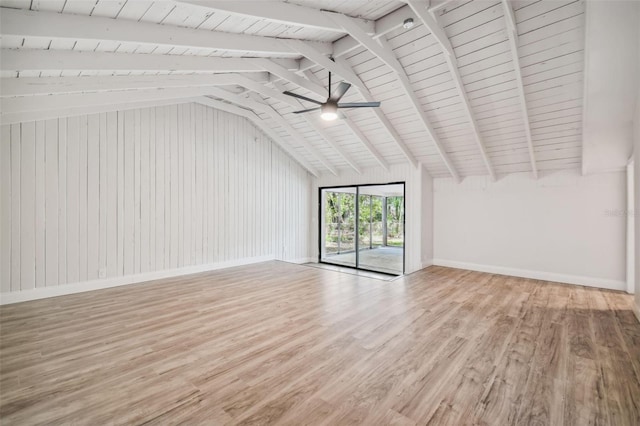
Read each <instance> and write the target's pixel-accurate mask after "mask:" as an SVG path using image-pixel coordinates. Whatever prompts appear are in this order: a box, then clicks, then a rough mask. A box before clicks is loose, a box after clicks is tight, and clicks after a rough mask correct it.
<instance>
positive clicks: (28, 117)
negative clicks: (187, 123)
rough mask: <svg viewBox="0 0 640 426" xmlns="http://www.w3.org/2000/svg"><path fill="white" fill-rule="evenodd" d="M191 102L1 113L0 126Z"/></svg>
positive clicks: (122, 104)
mask: <svg viewBox="0 0 640 426" xmlns="http://www.w3.org/2000/svg"><path fill="white" fill-rule="evenodd" d="M189 102H192V98H174V99H157V100H151V101H137V102H123V103H115V104H109V105H96V106H84V105H81V106H74V107H70V108H56V109H52V110H41V111H30V112H16V113H6V114H5V113H3V114H2V116H0V124H3V125H4V124H14V123H24V122H26V121H38V120H51V119H57V118H62V117H73V116H77V115H85V114H98V113H101V112H109V111H125V110H129V109H138V108H150V107H154V106H164V105H176V104H184V103H189Z"/></svg>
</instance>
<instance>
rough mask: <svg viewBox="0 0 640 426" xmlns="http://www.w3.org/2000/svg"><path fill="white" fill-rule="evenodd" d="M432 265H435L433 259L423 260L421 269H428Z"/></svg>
mask: <svg viewBox="0 0 640 426" xmlns="http://www.w3.org/2000/svg"><path fill="white" fill-rule="evenodd" d="M431 265H433V259H428V260H423V261H422V263H421V264H420V269H424V268H428V267H429V266H431Z"/></svg>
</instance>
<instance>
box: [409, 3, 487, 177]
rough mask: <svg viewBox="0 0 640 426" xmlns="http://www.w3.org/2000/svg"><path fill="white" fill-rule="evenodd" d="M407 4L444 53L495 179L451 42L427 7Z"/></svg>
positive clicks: (478, 142)
mask: <svg viewBox="0 0 640 426" xmlns="http://www.w3.org/2000/svg"><path fill="white" fill-rule="evenodd" d="M406 1H407V3H408V5H409V6H410V7H411V9H412V10H413V11H414V13H415V14H416V15H417V16H418V17H419V18H420V20H421V21H422V24H423V25H424V26H425V27H426V28H427V30H429V32H431V34H432V35H433V37H434V38H435V39H436V40H437V41H438V44H440V47H441V48H442V52H443V54H444V58H445V61H446V63H447V66H448V68H449V72H450V73H451V76H452V77H453V82H454V84H455V86H456V89H457V91H458V95H459V96H460V98H461V99H462V105H463V107H464V111H465V114H466V115H467V119H468V120H469V124H470V125H471V129H472V130H473V135H474V138H475V140H476V145H477V146H478V149H479V150H480V156H481V157H482V161H483V162H484V164H485V167H486V168H487V171H488V173H489V176H490V177H491V179H492V180H494V181H495V180H496V173H495V170H494V169H493V165H492V164H491V159H490V158H489V154H488V153H487V148H486V146H485V143H484V140H483V138H482V135H481V133H480V128H479V127H478V122H477V121H476V118H475V116H474V114H473V110H472V109H471V102H470V101H469V96H468V95H467V91H466V89H465V87H464V83H463V82H462V76H461V75H460V70H459V69H458V65H457V59H456V55H455V53H454V52H453V48H452V47H451V43H450V42H449V39H448V37H447V35H446V33H445V32H444V29H443V28H442V27H440V24H439V23H438V21H437V20H436V19H435V18H434V17H432V16H431V15H430V14H429V12H428V11H427V9H426V8H425V7H423V6H424V5H423V4H421V3H418V2H417V1H416V0H406Z"/></svg>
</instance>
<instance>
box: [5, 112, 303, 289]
mask: <svg viewBox="0 0 640 426" xmlns="http://www.w3.org/2000/svg"><path fill="white" fill-rule="evenodd" d="M0 173H1V176H0V178H1V180H2V184H1V191H2V192H1V196H0V198H1V212H2V214H1V215H0V220H1V227H0V230H1V234H0V242H1V247H0V248H1V254H2V256H1V265H0V270H1V290H2V293H4V294H7V293H11V292H21V291H29V290H34V289H36V290H37V289H40V288H44V287H52V286H60V285H64V284H71V283H83V282H89V281H93V280H97V279H99V278H114V277H123V276H133V275H137V274H145V273H151V272H153V271H163V270H179V269H180V268H183V269H184V268H189V267H192V266H195V265H213V264H223V263H227V264H228V263H230V262H231V263H232V262H233V261H237V260H242V259H254V258H261V257H270V256H271V257H275V258H279V259H289V260H290V259H301V258H306V257H307V250H308V246H309V241H308V232H307V230H308V221H309V217H310V212H309V206H310V200H309V190H310V185H311V180H310V176H309V175H308V173H307V172H306V171H305V170H304V169H303V168H302V167H301V166H300V165H299V164H298V163H297V162H295V161H294V160H293V159H291V158H290V157H288V156H287V155H286V154H285V153H284V152H283V151H282V150H281V149H280V148H279V147H278V146H277V145H276V144H275V143H273V142H272V141H271V140H270V139H268V138H267V137H266V136H265V135H264V134H263V133H261V132H260V131H259V130H258V129H256V128H255V127H254V126H253V125H252V124H250V123H249V122H248V121H247V120H246V119H244V118H242V117H238V116H235V115H233V114H229V113H226V112H222V111H218V110H214V109H211V108H208V107H205V106H201V105H196V104H183V105H174V106H167V107H157V108H148V109H137V110H128V111H120V112H110V113H102V114H94V115H85V116H78V117H69V118H61V119H56V120H47V121H37V122H26V123H21V124H15V125H10V126H8V125H5V126H2V127H1V139H0ZM103 274H104V275H103Z"/></svg>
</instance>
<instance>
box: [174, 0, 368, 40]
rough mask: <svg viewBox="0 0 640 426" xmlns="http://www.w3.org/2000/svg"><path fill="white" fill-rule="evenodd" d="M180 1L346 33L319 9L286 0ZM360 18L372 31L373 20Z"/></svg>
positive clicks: (180, 0)
mask: <svg viewBox="0 0 640 426" xmlns="http://www.w3.org/2000/svg"><path fill="white" fill-rule="evenodd" d="M178 3H184V4H190V5H194V6H199V7H202V8H206V9H207V10H213V11H218V12H224V13H228V14H232V15H238V16H243V17H251V18H256V19H263V20H266V21H271V22H277V23H279V24H285V25H295V26H300V27H308V28H315V29H318V30H323V31H335V32H339V33H344V30H343V29H342V28H341V27H340V26H339V25H336V24H335V22H333V21H332V20H331V19H328V18H327V17H326V16H324V15H323V14H322V12H321V11H320V10H318V9H314V8H311V7H306V6H300V5H297V4H292V3H284V2H275V1H270V2H265V1H246V0H245V1H237V0H236V1H216V0H179V1H178ZM353 19H355V20H357V21H358V22H359V23H360V24H361V25H362V26H363V27H364V28H365V31H367V32H368V33H370V34H372V33H373V22H372V21H367V20H364V19H360V18H353Z"/></svg>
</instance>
